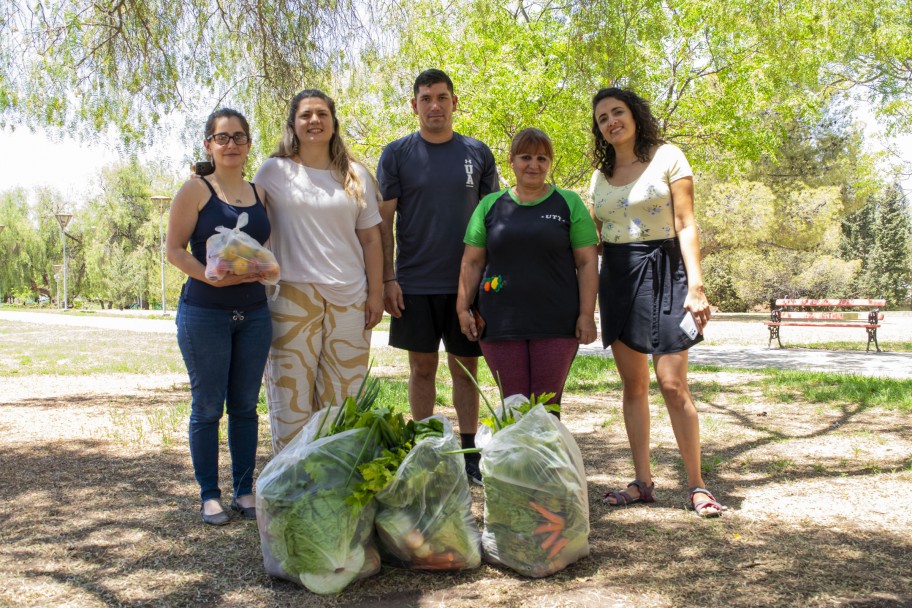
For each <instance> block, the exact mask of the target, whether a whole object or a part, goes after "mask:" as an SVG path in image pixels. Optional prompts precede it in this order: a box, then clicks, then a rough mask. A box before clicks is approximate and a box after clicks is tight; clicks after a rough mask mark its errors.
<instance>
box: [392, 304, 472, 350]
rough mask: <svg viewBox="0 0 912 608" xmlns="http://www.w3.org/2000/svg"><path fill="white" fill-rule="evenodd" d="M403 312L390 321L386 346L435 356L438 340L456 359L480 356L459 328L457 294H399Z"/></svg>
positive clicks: (438, 344)
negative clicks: (403, 305) (403, 307)
mask: <svg viewBox="0 0 912 608" xmlns="http://www.w3.org/2000/svg"><path fill="white" fill-rule="evenodd" d="M402 299H403V301H404V303H405V310H403V311H402V316H401V317H399V318H398V319H397V318H396V317H392V318H391V319H390V339H389V344H390V346H393V347H395V348H401V349H403V350H408V351H412V352H417V353H436V352H437V351H438V350H439V349H440V340H441V339H442V340H443V347H444V349H445V350H446V352H448V353H450V354H451V355H456V356H457V357H480V356H481V347H480V346H479V345H478V342H472V341H470V340H469V339H468V338H466V337H465V335H464V334H463V333H462V331H461V330H460V329H459V317H458V316H457V315H456V294H447V295H406V294H402Z"/></svg>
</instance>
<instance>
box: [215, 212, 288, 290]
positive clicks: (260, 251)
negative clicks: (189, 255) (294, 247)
mask: <svg viewBox="0 0 912 608" xmlns="http://www.w3.org/2000/svg"><path fill="white" fill-rule="evenodd" d="M247 221H248V218H247V214H246V213H241V214H240V215H239V216H238V221H237V226H235V227H234V228H226V227H225V226H218V227H217V228H216V229H215V234H213V235H212V236H210V237H209V238H208V239H207V240H206V278H207V279H209V280H210V281H221V280H222V279H224V278H225V275H227V274H228V273H229V272H231V273H234V274H236V275H239V276H243V275H245V274H262V275H263V279H262V280H261V281H260V283H263V284H266V285H275V284H276V283H278V282H279V264H278V262H276V259H275V256H274V255H272V252H271V251H269V250H268V249H266V248H265V247H263V246H262V245H260V244H259V243H257V242H256V239H254V238H253V237H252V236H250V235H249V234H247V233H246V232H242V231H241V228H243V227H244V226H246V225H247Z"/></svg>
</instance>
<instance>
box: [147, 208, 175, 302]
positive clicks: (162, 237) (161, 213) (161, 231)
mask: <svg viewBox="0 0 912 608" xmlns="http://www.w3.org/2000/svg"><path fill="white" fill-rule="evenodd" d="M152 202H153V203H158V239H159V241H160V245H161V275H162V314H165V311H166V310H167V307H166V306H165V231H164V228H163V227H162V218H163V216H164V214H165V205H168V204H170V203H171V197H170V196H153V197H152Z"/></svg>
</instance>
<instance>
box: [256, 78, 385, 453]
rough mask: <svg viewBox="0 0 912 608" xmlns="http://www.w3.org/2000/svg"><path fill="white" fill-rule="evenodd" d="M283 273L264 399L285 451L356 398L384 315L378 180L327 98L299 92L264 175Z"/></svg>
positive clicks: (274, 301) (273, 309)
mask: <svg viewBox="0 0 912 608" xmlns="http://www.w3.org/2000/svg"><path fill="white" fill-rule="evenodd" d="M255 181H256V183H257V184H259V185H261V186H262V187H263V189H264V190H265V191H266V206H267V208H268V210H269V218H270V221H271V222H272V226H273V230H272V236H271V238H270V248H271V249H272V252H273V253H274V254H275V256H276V260H277V261H278V263H279V266H280V268H281V269H282V271H281V272H282V280H281V282H280V283H279V285H278V286H277V288H276V291H277V293H273V294H271V297H270V301H269V310H270V313H271V314H272V335H273V338H272V348H271V349H270V352H269V359H268V361H267V365H266V399H267V402H268V405H269V421H270V427H271V431H272V444H273V449H274V451H275V452H276V453H278V452H279V451H280V450H281V449H282V448H283V447H285V445H287V444H288V442H289V441H291V439H292V438H293V437H294V436H295V435H296V434H297V433H298V431H299V430H300V429H301V427H302V426H304V423H306V422H307V420H308V419H309V418H310V416H311V414H312V413H313V412H315V411H318V410H320V409H322V408H324V407H327V406H329V405H332V404H334V403H341V402H342V400H343V399H344V398H345V397H346V396H348V395H353V394H354V393H355V392H356V391H357V389H358V386H359V385H360V384H361V381H362V380H363V379H364V375H365V373H366V372H367V364H368V357H369V349H370V334H371V329H372V328H373V327H374V326H375V325H376V324H377V323H378V322H379V321H380V318H381V316H382V314H383V296H382V278H383V277H382V264H383V257H382V250H381V247H380V228H379V225H380V212H379V210H378V196H377V188H376V184H375V181H374V178H373V176H372V175H371V174H370V173H369V172H368V171H367V169H365V168H364V166H362V165H361V164H359V163H357V162H356V161H355V159H354V157H353V156H352V154H351V153H350V152H349V151H348V149H347V147H346V146H345V143H344V142H343V141H342V137H341V133H340V129H339V121H338V119H337V118H336V106H335V103H334V102H333V100H332V99H331V98H330V97H328V96H327V95H326V94H325V93H323V92H321V91H318V90H316V89H308V90H304V91H301V92H300V93H298V94H297V95H296V96H295V97H294V99H292V100H291V104H290V107H289V111H288V120H287V121H286V123H285V130H284V134H283V137H282V141H281V142H280V143H279V146H278V149H277V150H276V152H275V153H274V154H273V155H272V157H271V158H269V159H268V160H267V161H266V162H265V163H263V166H262V167H260V170H259V171H258V172H257V174H256V177H255Z"/></svg>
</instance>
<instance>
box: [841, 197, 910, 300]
mask: <svg viewBox="0 0 912 608" xmlns="http://www.w3.org/2000/svg"><path fill="white" fill-rule="evenodd" d="M910 246H912V219H910V217H909V205H908V201H907V198H906V196H905V195H904V194H903V191H902V189H901V188H900V187H899V185H898V184H894V185H892V186H890V187H889V188H887V189H885V190H884V191H883V193H882V194H881V195H880V196H878V197H875V198H873V199H872V200H871V201H870V202H869V203H868V204H867V205H865V206H864V207H863V208H861V209H859V210H858V211H856V212H855V213H853V214H851V215H849V216H848V217H846V218H845V219H844V220H843V222H842V240H841V242H840V253H841V255H842V256H843V257H844V258H846V259H856V260H858V261H859V263H860V264H861V272H859V274H858V278H857V281H856V289H857V291H858V292H859V293H860V294H861V295H863V296H865V297H882V298H886V300H887V303H888V305H890V306H897V305H903V306H904V305H905V304H906V303H907V300H908V297H909V290H910V288H912V260H910Z"/></svg>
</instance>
